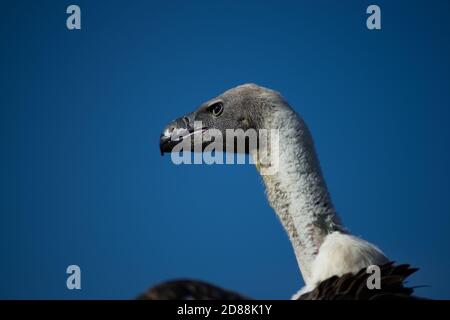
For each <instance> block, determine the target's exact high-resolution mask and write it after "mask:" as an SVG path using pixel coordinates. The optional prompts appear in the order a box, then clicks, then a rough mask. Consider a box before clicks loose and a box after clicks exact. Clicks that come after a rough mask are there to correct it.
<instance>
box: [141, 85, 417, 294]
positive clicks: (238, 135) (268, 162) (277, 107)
mask: <svg viewBox="0 0 450 320" xmlns="http://www.w3.org/2000/svg"><path fill="white" fill-rule="evenodd" d="M227 130H232V132H233V134H234V135H228V134H227ZM252 130H253V131H254V132H257V133H258V132H270V134H268V135H270V136H273V137H274V136H276V139H273V140H270V139H269V140H270V142H269V143H267V141H265V140H266V139H263V138H262V137H261V136H259V135H258V136H257V139H256V143H250V141H249V140H250V139H249V135H248V134H247V132H250V131H252ZM219 135H220V136H221V140H220V143H221V145H218V143H217V142H218V141H219V140H218V137H219ZM230 136H231V137H230ZM238 141H244V143H243V144H242V143H241V148H240V149H239V147H238V144H239V143H238ZM213 143H216V150H218V151H227V152H228V151H229V150H232V152H233V151H234V150H236V149H237V151H234V152H235V153H244V154H250V155H251V158H252V159H253V160H254V163H255V165H256V168H257V170H258V172H259V173H260V175H261V177H262V180H263V182H264V185H265V189H266V195H267V198H268V201H269V203H270V205H271V207H272V208H273V209H274V211H275V213H276V214H277V216H278V218H279V220H280V222H281V224H282V225H283V227H284V229H285V231H286V232H287V234H288V236H289V240H290V242H291V244H292V247H293V249H294V253H295V256H296V259H297V262H298V266H299V269H300V272H301V275H302V277H303V279H304V283H305V286H304V287H303V288H301V289H300V290H299V291H298V292H297V293H295V294H294V295H293V296H292V299H295V300H297V299H299V300H304V299H307V300H319V299H329V300H334V299H347V300H348V299H350V300H353V299H413V298H414V296H413V295H412V293H413V288H409V287H406V286H405V285H404V283H405V279H406V278H407V277H408V276H409V275H411V274H412V273H414V272H415V271H416V270H417V269H415V268H411V267H410V266H409V265H407V264H401V265H396V264H395V263H394V262H392V261H390V260H389V259H388V258H387V257H386V255H385V254H384V253H383V252H382V251H381V250H380V249H379V248H377V247H376V246H375V245H373V244H371V243H369V242H367V241H365V240H363V239H361V238H359V237H356V236H354V235H352V234H350V232H349V231H348V230H347V229H346V228H345V227H344V225H343V224H342V222H341V220H340V218H339V216H338V214H337V213H336V210H335V208H334V206H333V203H332V201H331V197H330V194H329V192H328V189H327V186H326V183H325V180H324V177H323V174H322V171H321V168H320V164H319V161H318V157H317V154H316V151H315V148H314V143H313V139H312V137H311V133H310V131H309V129H308V127H307V125H306V123H305V121H304V120H303V119H302V117H301V116H300V115H299V114H297V112H295V111H294V109H292V108H291V106H290V105H289V104H288V102H287V101H286V100H285V99H284V98H283V97H282V96H281V94H280V93H278V92H276V91H274V90H271V89H268V88H264V87H261V86H258V85H255V84H244V85H240V86H237V87H234V88H232V89H229V90H227V91H225V92H224V93H222V94H220V95H219V96H217V97H215V98H213V99H211V100H209V101H207V102H205V103H203V104H202V105H201V106H200V107H199V108H198V109H197V110H195V111H193V112H191V113H188V114H186V115H184V116H182V117H180V118H178V119H176V120H174V121H172V122H170V123H169V124H167V126H166V127H165V128H164V130H163V132H162V134H161V136H160V151H161V154H164V153H175V152H179V151H180V147H179V146H180V145H183V148H182V149H181V150H182V151H195V152H197V151H199V152H205V150H206V149H207V148H208V145H210V144H213ZM218 146H219V148H217V147H218ZM263 155H264V156H263ZM263 160H264V161H263ZM373 265H375V266H378V267H379V269H378V271H379V279H380V286H378V288H373V287H372V288H369V286H368V284H367V281H368V278H369V277H370V276H371V273H370V272H368V271H367V268H368V267H369V266H373ZM139 298H140V299H181V300H182V299H222V300H239V299H249V297H246V296H244V295H241V294H238V293H235V292H232V291H229V290H225V289H222V288H219V287H217V286H214V285H212V284H208V283H205V282H202V281H197V280H187V279H183V280H174V281H167V282H164V283H161V284H160V285H157V286H155V287H152V288H150V289H149V290H148V291H147V292H145V293H143V294H142V295H140V296H139Z"/></svg>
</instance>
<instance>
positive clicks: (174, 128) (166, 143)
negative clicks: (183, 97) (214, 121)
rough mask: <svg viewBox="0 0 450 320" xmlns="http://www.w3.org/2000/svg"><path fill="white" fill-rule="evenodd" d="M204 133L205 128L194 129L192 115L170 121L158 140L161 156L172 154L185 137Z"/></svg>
mask: <svg viewBox="0 0 450 320" xmlns="http://www.w3.org/2000/svg"><path fill="white" fill-rule="evenodd" d="M205 131H206V128H203V127H202V128H195V127H194V121H193V114H190V115H188V116H185V117H181V118H178V119H176V120H174V121H172V122H171V123H169V124H168V125H167V126H166V127H165V128H164V130H163V132H162V133H161V137H160V139H159V149H160V151H161V155H164V153H170V152H172V150H173V148H174V147H175V146H176V145H177V144H178V143H180V142H182V141H183V140H184V139H186V138H187V137H190V136H192V135H194V134H196V133H203V132H205Z"/></svg>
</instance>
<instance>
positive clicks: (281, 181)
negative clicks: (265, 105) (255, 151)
mask: <svg viewBox="0 0 450 320" xmlns="http://www.w3.org/2000/svg"><path fill="white" fill-rule="evenodd" d="M272 102H273V106H274V107H273V108H272V109H271V110H270V111H268V110H267V111H266V112H268V113H269V112H270V114H266V115H265V117H264V119H265V124H264V125H265V129H279V136H280V140H279V145H278V146H270V150H269V152H268V153H269V154H270V155H274V154H276V153H277V152H278V154H279V170H278V171H277V172H276V173H275V174H273V175H263V176H262V177H263V180H264V183H265V185H266V192H267V197H268V199H269V202H270V204H271V206H272V207H273V208H274V210H275V211H276V213H277V215H278V217H279V218H280V220H281V222H282V224H283V226H284V228H285V229H286V231H287V233H288V235H289V238H290V241H291V243H292V245H293V248H294V251H295V255H296V258H297V261H298V264H299V267H300V271H301V273H302V276H303V279H304V281H305V284H306V286H305V287H304V288H303V289H302V290H301V291H300V292H299V293H305V292H307V291H309V290H312V289H314V287H315V286H316V285H317V284H318V283H319V282H321V281H323V280H325V279H327V278H329V277H331V276H333V275H338V276H339V275H343V274H345V273H348V272H352V273H353V272H356V271H359V270H360V269H362V268H364V267H367V266H369V265H372V264H383V263H385V262H387V261H388V260H387V258H386V257H385V256H384V254H383V253H382V252H381V251H380V250H379V249H378V248H376V247H375V246H373V245H372V244H370V243H368V242H366V241H364V240H362V239H359V238H357V237H354V236H351V235H349V234H348V232H347V231H346V230H345V229H344V227H343V226H342V224H341V222H340V220H339V218H338V216H337V214H336V212H335V209H334V206H333V204H332V201H331V198H330V196H329V194H328V190H327V187H326V184H325V181H324V179H323V176H322V172H321V169H320V165H319V161H318V159H317V156H316V153H315V150H314V144H313V141H312V138H311V135H310V133H309V130H308V128H307V126H306V124H305V123H304V121H303V120H302V119H301V118H300V117H299V116H298V115H297V114H296V113H295V112H294V111H293V110H292V109H291V108H290V107H289V106H288V105H287V103H285V102H284V101H283V100H282V98H281V97H279V101H272ZM296 296H297V295H296ZM296 296H294V297H293V298H295V297H296Z"/></svg>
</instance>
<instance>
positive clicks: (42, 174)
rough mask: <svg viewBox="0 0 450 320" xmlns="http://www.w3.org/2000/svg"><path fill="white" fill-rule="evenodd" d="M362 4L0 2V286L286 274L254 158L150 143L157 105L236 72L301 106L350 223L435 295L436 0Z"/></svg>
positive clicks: (444, 156) (168, 108)
mask: <svg viewBox="0 0 450 320" xmlns="http://www.w3.org/2000/svg"><path fill="white" fill-rule="evenodd" d="M73 3H76V4H78V5H80V7H81V11H82V30H80V31H68V30H67V29H66V26H65V20H66V13H65V11H66V7H67V6H68V5H69V4H73ZM372 3H373V2H372V1H370V2H369V1H345V2H344V1H339V2H338V1H290V2H285V1H239V2H237V1H81V0H80V1H78V0H77V1H10V2H8V3H3V4H2V6H1V18H0V45H1V50H0V70H1V72H0V91H1V93H0V132H1V134H0V152H1V157H0V197H1V200H0V254H1V263H0V277H1V279H0V298H62V299H77V298H132V297H134V296H136V295H137V294H138V293H140V292H142V291H143V290H144V289H146V288H147V287H148V286H150V285H154V284H156V283H158V282H160V281H162V280H167V279H171V278H177V277H190V278H197V279H202V280H206V281H211V282H213V283H215V284H218V285H221V286H224V287H227V288H231V289H234V290H237V291H240V292H243V293H245V294H248V295H250V296H253V297H256V298H275V299H278V298H280V299H281V298H288V297H289V296H290V295H291V294H292V293H294V292H295V291H296V290H297V289H299V288H300V287H301V286H302V280H301V277H300V274H299V271H298V268H297V265H296V261H295V257H294V254H293V252H292V250H291V246H290V243H289V241H288V238H287V236H286V235H285V233H284V230H283V229H282V227H281V225H280V223H279V221H278V220H277V218H276V216H275V214H274V212H273V211H272V209H271V208H270V207H269V205H268V203H267V201H266V199H265V196H264V190H263V185H262V183H261V180H260V178H259V176H258V175H257V173H256V170H255V168H253V167H252V166H250V165H244V166H220V165H213V166H207V165H191V166H189V165H182V166H175V165H173V164H172V163H171V162H170V158H169V157H167V156H166V157H161V156H160V155H159V150H158V140H159V134H160V131H161V129H162V128H163V127H164V125H165V124H166V123H167V122H168V121H169V120H171V119H173V118H175V117H177V116H180V115H183V114H184V113H186V112H187V111H191V110H193V109H194V108H196V107H197V106H198V105H199V104H200V103H201V102H203V101H205V100H207V99H209V98H211V97H213V96H215V95H217V94H219V93H220V92H222V91H224V90H226V89H228V88H230V87H233V86H235V85H238V84H242V83H245V82H255V83H258V84H260V85H264V86H267V87H270V88H273V89H276V90H278V91H280V92H282V93H283V95H284V96H285V97H286V99H287V100H288V101H289V102H290V103H291V105H292V106H293V107H294V108H295V109H296V110H297V111H298V112H299V113H300V114H302V115H303V117H304V118H305V119H306V121H307V123H308V124H309V126H310V128H311V130H312V133H313V135H314V138H315V142H316V145H317V149H318V153H319V157H320V159H321V163H322V167H323V171H324V174H325V178H326V179H327V182H328V185H329V188H330V192H331V194H332V197H333V200H334V203H335V206H336V207H337V209H338V211H339V213H340V215H341V217H342V219H343V221H344V223H345V224H346V226H348V228H349V229H350V230H351V231H352V232H353V233H354V234H356V235H361V236H363V237H364V238H366V239H367V240H369V241H372V242H374V243H375V244H377V245H378V246H379V247H380V248H382V249H383V250H384V251H385V252H386V254H387V255H388V256H389V257H390V258H391V259H393V260H395V261H398V262H407V263H411V264H412V265H414V266H417V267H420V268H421V270H420V271H419V272H418V273H417V275H416V276H414V277H413V278H412V279H411V284H413V285H429V286H430V287H426V288H421V289H418V291H417V293H418V294H419V295H422V296H426V297H431V298H450V289H449V285H450V283H449V279H450V276H449V274H448V270H450V257H449V243H450V197H449V195H450V179H449V178H450V168H449V162H450V153H449V151H450V150H449V137H450V126H449V125H448V122H449V119H450V117H449V116H450V92H449V89H450V61H449V57H450V41H449V39H450V27H449V22H448V13H449V12H450V10H449V9H450V3H449V2H448V1H376V2H375V3H377V4H378V5H379V6H380V7H381V10H382V30H381V31H376V32H371V31H368V30H367V29H366V27H365V19H366V14H365V9H366V8H367V6H368V5H369V4H372ZM70 264H77V265H79V266H80V267H81V270H82V290H80V291H69V290H67V289H66V287H65V281H66V276H67V275H66V274H65V269H66V267H67V266H68V265H70Z"/></svg>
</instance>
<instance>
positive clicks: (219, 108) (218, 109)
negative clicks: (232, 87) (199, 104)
mask: <svg viewBox="0 0 450 320" xmlns="http://www.w3.org/2000/svg"><path fill="white" fill-rule="evenodd" d="M208 110H209V112H211V113H212V115H213V116H214V117H216V118H217V117H220V115H221V114H222V113H223V103H222V102H216V103H213V104H212V105H210V106H209V107H208Z"/></svg>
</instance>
